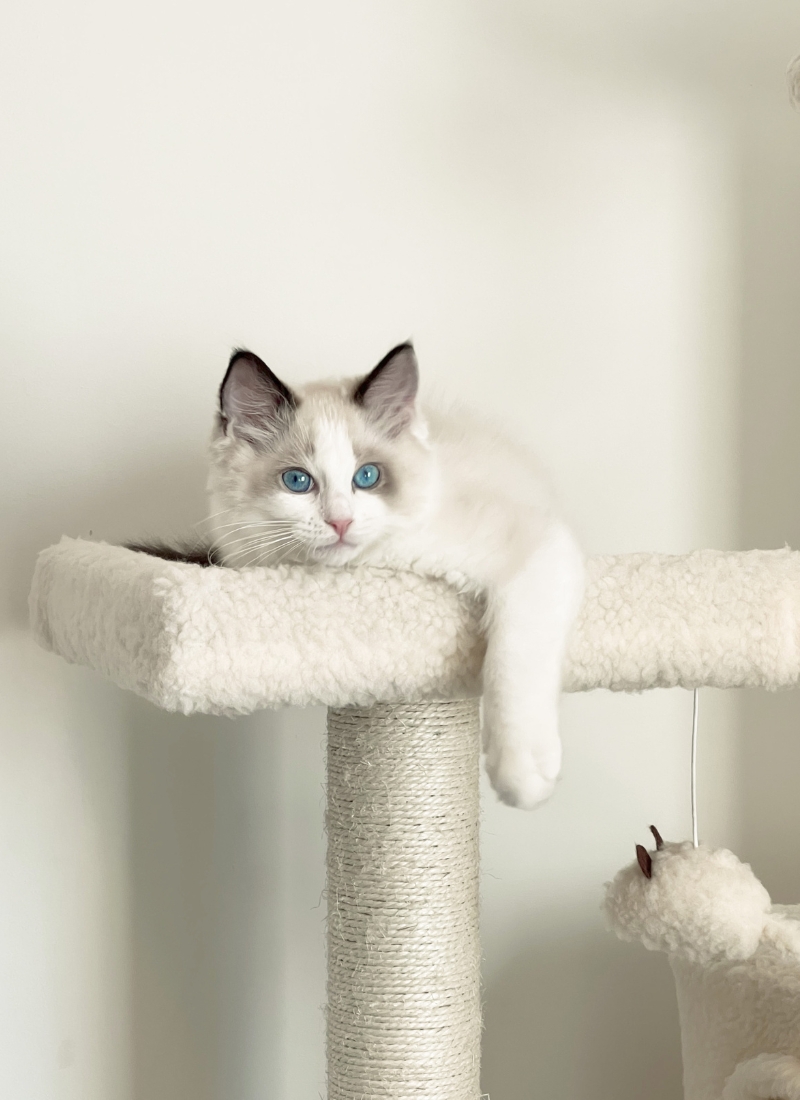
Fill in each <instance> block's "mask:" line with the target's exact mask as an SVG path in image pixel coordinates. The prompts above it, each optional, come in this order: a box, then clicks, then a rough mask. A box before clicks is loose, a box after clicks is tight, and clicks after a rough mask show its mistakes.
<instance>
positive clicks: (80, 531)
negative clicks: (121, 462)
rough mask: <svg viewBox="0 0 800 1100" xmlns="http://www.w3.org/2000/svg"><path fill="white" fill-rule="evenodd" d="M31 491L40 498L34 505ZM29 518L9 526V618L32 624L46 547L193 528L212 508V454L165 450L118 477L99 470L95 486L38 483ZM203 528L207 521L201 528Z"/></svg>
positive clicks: (16, 622)
mask: <svg viewBox="0 0 800 1100" xmlns="http://www.w3.org/2000/svg"><path fill="white" fill-rule="evenodd" d="M30 499H35V500H36V508H35V509H31V507H30V503H29V501H30ZM20 507H21V510H22V512H23V515H24V520H21V521H20V522H18V523H14V522H13V519H12V517H9V520H10V523H9V527H10V530H11V531H12V532H17V533H16V534H13V535H12V536H11V537H10V538H9V549H8V559H7V565H6V569H5V570H4V573H5V578H4V579H5V583H6V585H7V591H6V604H7V609H8V618H9V620H10V624H9V625H13V626H27V622H28V604H27V600H28V591H29V590H30V581H31V576H32V574H33V566H34V563H35V561H36V556H37V554H38V553H39V551H40V550H44V549H45V547H47V546H51V545H52V544H53V543H55V542H58V541H59V539H60V538H61V536H62V535H64V534H67V535H70V536H72V537H75V538H78V537H80V538H93V539H95V540H105V541H107V542H124V541H126V540H128V539H137V538H148V537H154V536H155V537H160V538H167V539H168V538H170V537H171V536H176V535H177V536H182V535H183V536H186V535H189V536H191V534H192V533H193V532H194V531H195V529H196V527H195V525H197V524H198V523H200V521H202V520H203V518H204V517H205V515H206V496H205V461H204V458H203V454H202V452H200V451H198V454H197V456H196V457H195V458H194V460H192V458H191V457H187V455H186V454H185V453H184V454H181V455H175V456H173V455H170V454H165V455H164V456H162V459H161V461H159V462H157V463H155V464H154V465H152V466H151V467H150V468H147V467H143V468H142V469H137V470H136V471H135V472H134V473H131V474H129V475H128V474H126V475H124V476H123V475H120V476H119V477H116V478H115V477H114V476H113V475H109V474H106V475H105V476H102V475H98V477H97V479H96V480H95V481H93V483H92V486H91V492H90V493H81V492H80V491H79V490H78V491H76V489H75V488H74V486H73V485H70V486H69V488H68V489H67V488H65V486H64V485H63V484H61V483H58V482H56V481H53V482H50V483H48V484H44V485H39V486H37V487H36V489H35V490H34V489H31V490H30V492H29V494H28V498H26V499H25V500H24V501H22V502H21V505H20ZM199 530H200V531H202V530H203V528H202V525H201V526H200V528H199Z"/></svg>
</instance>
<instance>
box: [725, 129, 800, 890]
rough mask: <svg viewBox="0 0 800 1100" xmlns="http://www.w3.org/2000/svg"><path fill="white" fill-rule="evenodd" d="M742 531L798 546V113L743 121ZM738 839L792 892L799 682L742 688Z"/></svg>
mask: <svg viewBox="0 0 800 1100" xmlns="http://www.w3.org/2000/svg"><path fill="white" fill-rule="evenodd" d="M740 155H741V161H740V186H741V195H740V211H741V248H742V256H741V263H742V270H743V282H744V285H743V310H742V375H741V410H742V412H741V539H742V544H743V545H744V546H746V547H750V546H760V547H780V546H784V545H786V544H787V543H788V544H789V545H790V546H792V547H794V548H795V549H800V216H799V215H798V212H800V115H798V114H797V113H796V112H793V111H790V110H785V111H781V112H776V111H774V110H769V109H768V108H767V107H764V108H757V107H754V108H753V109H752V112H751V114H750V115H749V116H748V117H746V118H745V119H744V120H743V124H742V128H741V147H740ZM742 727H743V737H742V756H741V769H742V770H741V776H742V778H741V784H740V787H741V790H742V812H741V829H742V832H741V837H742V841H741V848H740V853H739V854H740V855H741V857H742V858H743V859H745V860H748V861H750V862H751V863H752V864H753V867H754V869H755V871H756V873H757V874H758V876H759V878H760V879H761V880H762V881H763V883H764V885H765V886H766V887H767V889H768V890H769V891H770V893H771V894H772V896H773V899H774V900H776V901H795V902H796V901H800V798H798V795H797V792H798V787H800V690H798V689H795V690H794V691H790V692H785V693H781V694H779V695H769V694H767V693H765V692H755V691H753V692H745V693H743V699H742Z"/></svg>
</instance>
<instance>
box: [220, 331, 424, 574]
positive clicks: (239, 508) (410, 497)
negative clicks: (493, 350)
mask: <svg viewBox="0 0 800 1100" xmlns="http://www.w3.org/2000/svg"><path fill="white" fill-rule="evenodd" d="M416 392H417V364H416V358H415V356H414V351H413V349H412V348H411V347H410V345H406V344H404V345H401V346H400V347H398V348H395V349H394V350H393V351H392V352H390V353H389V355H387V356H386V358H385V359H383V360H382V361H381V363H379V364H378V366H377V367H376V368H375V370H374V371H372V372H371V373H370V374H369V375H367V377H366V378H364V379H362V380H360V381H345V382H333V383H317V384H315V385H311V386H307V387H304V388H302V389H298V390H297V391H296V392H295V391H292V390H290V389H289V388H288V387H287V386H285V385H284V384H283V383H282V382H281V381H280V380H279V379H277V378H276V377H275V376H274V375H273V374H272V372H271V371H270V370H269V368H268V367H267V366H266V365H265V364H264V363H262V361H261V360H260V359H258V357H257V356H254V355H252V354H251V353H250V352H238V353H236V354H235V355H234V356H233V358H232V359H231V363H230V366H229V368H228V373H227V374H226V376H225V380H224V381H223V383H222V386H221V388H220V417H219V426H218V429H217V432H216V434H215V438H214V442H213V445H212V469H211V478H210V483H209V487H210V490H211V500H212V509H211V511H212V518H211V527H212V531H213V535H214V539H215V542H216V544H217V546H218V547H219V549H220V551H221V553H222V556H223V558H224V560H225V562H226V564H229V565H235V566H246V565H269V564H275V563H276V562H279V561H296V562H306V563H312V562H319V563H323V564H327V565H344V564H346V563H347V562H350V561H354V560H355V559H356V558H358V557H360V556H363V555H364V554H365V552H367V551H368V550H369V549H370V548H373V547H375V546H376V545H377V544H379V543H380V542H381V541H383V540H386V539H387V538H390V537H391V536H392V535H396V534H397V533H399V532H401V531H402V530H404V529H407V528H408V527H409V526H411V525H413V523H414V522H415V520H417V519H418V518H419V517H420V516H422V515H423V514H424V513H425V511H426V510H427V508H428V506H429V504H430V501H431V499H432V494H433V492H434V485H433V482H434V471H433V460H432V455H431V452H430V450H429V448H428V446H427V444H426V442H425V431H424V425H423V424H422V422H421V420H420V418H419V416H418V413H417V410H416V408H415V399H416Z"/></svg>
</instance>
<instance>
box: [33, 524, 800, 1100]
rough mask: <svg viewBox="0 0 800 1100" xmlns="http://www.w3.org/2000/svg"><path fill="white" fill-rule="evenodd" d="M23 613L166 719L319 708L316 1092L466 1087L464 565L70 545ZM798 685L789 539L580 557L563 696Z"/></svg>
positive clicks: (397, 1096)
mask: <svg viewBox="0 0 800 1100" xmlns="http://www.w3.org/2000/svg"><path fill="white" fill-rule="evenodd" d="M30 608H31V621H32V626H33V630H34V633H35V635H36V637H37V639H38V641H39V642H40V643H41V644H42V645H43V646H45V648H47V649H51V650H53V651H54V652H56V653H58V654H60V655H61V656H62V657H64V658H66V659H67V660H68V661H71V662H73V663H78V664H83V665H88V666H90V667H92V668H95V669H97V670H99V671H100V672H102V673H104V674H105V675H106V676H108V677H109V678H110V679H111V680H113V681H114V682H115V683H117V684H118V685H120V686H121V687H124V688H129V689H131V690H133V691H136V692H138V693H139V694H140V695H143V696H145V697H146V698H148V699H150V700H151V701H152V702H154V703H156V704H157V705H158V706H161V707H164V708H166V709H168V710H175V711H182V712H183V713H185V714H190V713H195V712H202V713H211V714H226V715H231V716H233V715H238V714H246V713H250V712H252V711H255V710H258V709H261V708H265V707H278V706H287V705H301V706H303V705H309V704H320V703H321V704H325V705H327V706H328V707H329V708H331V709H330V710H329V714H328V810H327V831H328V890H327V895H328V1011H327V1033H328V1100H373V1098H375V1100H378V1098H391V1100H423V1098H424V1100H477V1098H478V1096H479V1092H480V1087H479V1066H480V1057H479V1051H480V1002H479V969H480V945H479V940H478V919H477V918H478V757H479V730H478V727H479V721H478V703H477V698H478V696H479V694H480V667H481V662H482V658H483V652H484V645H483V638H482V635H481V629H480V624H481V615H482V611H483V608H482V604H481V601H480V599H479V598H477V597H476V596H475V595H474V594H470V592H469V591H468V589H467V587H466V586H465V585H464V584H463V583H462V579H461V578H459V577H455V576H451V577H448V578H446V579H444V578H442V579H434V578H430V577H423V576H420V575H418V574H415V573H410V572H409V573H398V572H389V571H385V570H378V569H374V568H368V567H359V568H356V569H351V570H322V569H320V570H306V569H303V568H302V567H298V566H281V567H278V568H276V569H252V570H246V571H243V572H235V571H232V570H226V569H221V568H213V567H212V568H208V569H201V568H199V567H198V566H191V565H181V564H175V563H170V562H165V561H161V560H160V559H157V558H152V557H148V556H146V555H143V554H137V553H134V552H132V551H129V550H125V549H122V548H120V547H112V546H107V545H105V544H97V543H90V542H85V541H81V540H73V539H64V540H62V542H61V543H59V544H58V545H57V546H54V547H51V548H50V549H48V550H45V551H43V553H42V554H41V555H40V556H39V560H38V563H37V567H36V573H35V576H34V581H33V587H32V591H31V598H30ZM798 681H800V553H794V552H791V551H788V550H779V551H750V552H747V553H738V554H737V553H722V552H716V551H698V552H696V553H694V554H690V555H687V556H685V557H669V556H665V555H651V554H635V555H627V556H621V557H615V558H595V559H590V561H589V563H588V586H587V592H586V598H585V602H584V606H583V609H582V612H581V616H580V618H579V621H578V623H577V625H576V628H575V631H574V633H573V638H572V641H571V644H570V647H569V653H568V657H567V661H566V667H565V672H564V686H565V689H566V690H568V691H586V690H590V689H593V688H598V687H605V688H610V689H612V690H620V691H639V690H642V689H645V688H653V687H672V686H683V687H688V688H693V687H697V686H701V685H712V686H715V687H741V686H760V687H767V688H779V687H790V686H793V685H795V684H797V683H798Z"/></svg>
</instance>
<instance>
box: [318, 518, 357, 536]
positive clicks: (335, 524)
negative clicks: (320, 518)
mask: <svg viewBox="0 0 800 1100" xmlns="http://www.w3.org/2000/svg"><path fill="white" fill-rule="evenodd" d="M325 522H326V523H327V524H328V526H329V527H332V528H333V529H334V531H335V532H336V534H337V535H338V536H339V538H340V539H343V538H344V533H345V531H346V530H347V528H348V527H349V526H350V524H351V523H352V522H353V521H352V520H351V519H326V520H325Z"/></svg>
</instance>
